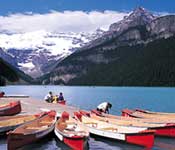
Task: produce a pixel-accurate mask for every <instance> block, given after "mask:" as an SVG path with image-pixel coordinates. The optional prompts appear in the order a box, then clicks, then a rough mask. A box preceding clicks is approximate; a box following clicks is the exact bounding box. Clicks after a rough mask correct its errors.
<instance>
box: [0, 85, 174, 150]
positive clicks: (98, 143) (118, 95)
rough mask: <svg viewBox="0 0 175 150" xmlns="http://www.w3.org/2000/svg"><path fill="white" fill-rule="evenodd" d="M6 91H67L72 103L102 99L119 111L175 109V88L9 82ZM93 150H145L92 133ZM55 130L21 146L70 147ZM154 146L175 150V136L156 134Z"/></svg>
mask: <svg viewBox="0 0 175 150" xmlns="http://www.w3.org/2000/svg"><path fill="white" fill-rule="evenodd" d="M0 90H2V91H5V92H6V94H25V95H29V96H31V97H33V98H36V99H38V100H43V97H44V96H45V95H46V94H47V93H48V92H49V91H53V92H54V93H55V94H58V93H59V92H63V93H64V97H65V98H66V99H67V102H68V104H69V105H74V106H78V107H80V108H82V109H93V108H95V107H96V106H97V105H98V104H99V103H100V102H102V101H110V102H111V103H112V104H113V107H112V110H111V113H113V114H120V112H121V110H122V109H123V108H131V109H132V108H142V109H149V110H153V111H164V112H175V109H174V108H175V88H140V87H139V88H138V87H132V88H130V87H79V86H71V87H69V86H7V87H1V89H0ZM0 137H1V138H0V150H6V149H7V147H6V138H5V137H2V136H0ZM89 147H90V150H97V149H98V150H146V149H144V148H142V147H139V146H134V145H130V144H126V143H123V142H119V141H114V140H109V139H103V138H99V137H91V138H90V140H89ZM69 149H70V148H69V147H67V146H66V145H64V144H63V143H62V142H60V141H59V140H56V137H55V136H54V135H53V134H52V135H51V136H49V137H47V138H44V139H42V140H40V141H38V142H36V143H34V144H30V145H28V146H25V147H23V148H21V149H20V150H69ZM152 150H175V138H157V137H156V139H155V144H154V147H153V148H152Z"/></svg>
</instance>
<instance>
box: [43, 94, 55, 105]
mask: <svg viewBox="0 0 175 150" xmlns="http://www.w3.org/2000/svg"><path fill="white" fill-rule="evenodd" d="M44 100H45V101H46V102H48V103H52V101H53V95H52V92H49V93H48V94H47V95H46V96H45V97H44Z"/></svg>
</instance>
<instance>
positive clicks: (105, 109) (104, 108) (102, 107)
mask: <svg viewBox="0 0 175 150" xmlns="http://www.w3.org/2000/svg"><path fill="white" fill-rule="evenodd" d="M111 107H112V104H111V103H109V102H103V103H101V104H100V105H98V106H97V111H100V112H103V113H108V114H109V109H111Z"/></svg>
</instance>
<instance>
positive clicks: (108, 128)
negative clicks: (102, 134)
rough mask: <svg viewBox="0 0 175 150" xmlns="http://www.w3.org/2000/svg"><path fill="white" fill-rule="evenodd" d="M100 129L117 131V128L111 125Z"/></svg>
mask: <svg viewBox="0 0 175 150" xmlns="http://www.w3.org/2000/svg"><path fill="white" fill-rule="evenodd" d="M100 129H102V130H106V131H112V132H117V131H118V129H117V128H113V127H107V128H100Z"/></svg>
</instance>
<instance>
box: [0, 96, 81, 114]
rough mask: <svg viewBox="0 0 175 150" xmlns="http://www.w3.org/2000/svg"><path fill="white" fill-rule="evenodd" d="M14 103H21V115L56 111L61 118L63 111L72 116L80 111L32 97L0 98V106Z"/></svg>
mask: <svg viewBox="0 0 175 150" xmlns="http://www.w3.org/2000/svg"><path fill="white" fill-rule="evenodd" d="M12 101H20V102H21V106H22V112H21V113H20V114H36V113H39V112H42V111H49V110H55V111H56V112H57V116H60V115H61V113H62V112H63V111H67V112H68V113H70V115H73V112H75V111H78V108H76V107H73V106H68V105H61V104H55V103H54V104H53V103H47V102H46V101H44V100H38V99H34V98H31V97H3V98H0V105H1V104H6V103H8V102H12Z"/></svg>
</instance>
